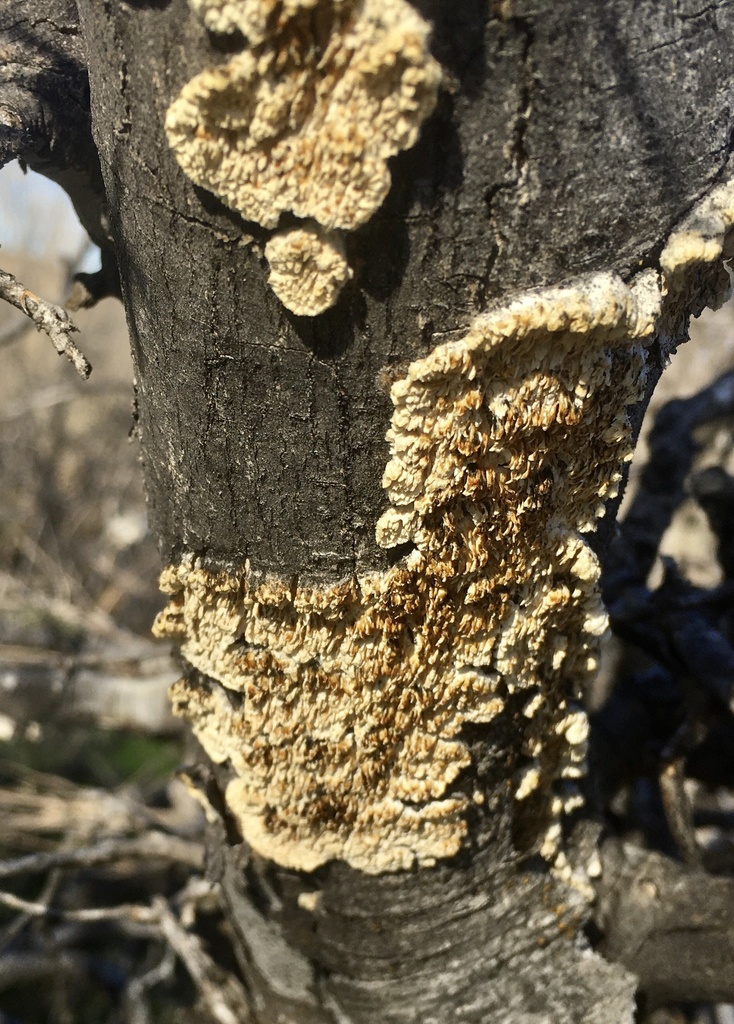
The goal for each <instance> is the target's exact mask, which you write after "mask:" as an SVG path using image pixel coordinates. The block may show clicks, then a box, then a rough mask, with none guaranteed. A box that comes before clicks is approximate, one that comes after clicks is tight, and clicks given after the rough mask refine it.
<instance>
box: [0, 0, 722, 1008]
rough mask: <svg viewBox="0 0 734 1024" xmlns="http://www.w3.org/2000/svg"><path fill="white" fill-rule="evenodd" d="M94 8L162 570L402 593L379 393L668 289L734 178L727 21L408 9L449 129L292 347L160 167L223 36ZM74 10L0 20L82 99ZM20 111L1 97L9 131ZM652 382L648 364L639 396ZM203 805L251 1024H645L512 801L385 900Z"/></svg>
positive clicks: (244, 261) (296, 326)
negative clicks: (415, 370) (704, 207)
mask: <svg viewBox="0 0 734 1024" xmlns="http://www.w3.org/2000/svg"><path fill="white" fill-rule="evenodd" d="M78 6H79V15H80V24H81V33H82V37H83V49H84V53H85V60H86V65H87V67H88V70H89V79H90V83H91V97H92V100H91V104H92V115H93V118H92V120H93V126H94V139H95V143H96V150H97V152H98V154H99V160H100V163H101V168H102V174H103V177H104V183H105V190H106V197H107V203H108V207H109V212H110V227H111V234H112V236H113V238H114V241H115V246H116V250H117V258H118V264H119V267H120V275H121V280H122V290H123V296H124V301H125V304H126V309H127V313H128V320H129V326H130V333H131V339H132V345H133V353H134V358H135V364H136V375H137V381H136V386H137V399H138V428H139V433H140V438H141V444H142V452H143V461H144V467H145V473H146V481H147V488H148V497H149V512H150V519H151V525H152V527H153V529H154V530H155V532H156V533H157V535H158V537H159V540H160V545H161V551H162V555H163V559H164V561H166V562H177V561H179V560H180V558H181V557H182V556H183V555H184V554H185V553H187V552H193V553H195V554H196V555H197V556H199V557H200V558H202V559H203V560H204V562H205V564H207V565H208V566H211V567H212V568H214V569H218V568H232V567H236V566H239V565H240V564H241V563H242V562H243V561H244V560H245V559H249V561H250V564H251V567H252V571H253V573H254V574H255V577H256V578H262V577H265V576H266V575H268V574H276V575H277V576H278V577H280V578H281V579H285V580H293V581H294V583H293V586H294V587H295V584H296V582H297V583H298V584H301V585H303V584H319V585H322V586H326V585H329V584H334V583H337V582H338V581H341V580H343V579H344V578H346V577H350V576H351V575H353V574H355V573H367V572H372V571H377V570H384V569H385V568H386V567H388V566H389V565H390V564H391V562H394V561H395V560H396V557H397V555H400V554H402V551H400V550H399V551H398V552H397V555H396V553H395V551H385V550H383V549H382V548H381V547H380V546H378V545H377V543H376V541H375V532H374V527H375V521H376V520H377V518H378V517H379V515H380V514H381V513H382V512H383V511H384V509H385V506H386V497H385V493H384V491H383V489H382V487H381V477H382V474H383V470H384V468H385V464H386V461H387V458H388V448H387V445H386V443H385V433H386V430H387V427H388V424H389V421H390V414H391V404H390V400H389V397H388V394H387V392H386V385H385V378H386V376H387V377H388V378H389V377H390V375H391V373H392V375H394V376H400V375H401V373H402V372H404V367H405V365H406V363H407V362H409V361H412V360H415V359H416V358H418V357H421V356H424V355H426V353H428V352H429V351H430V350H432V349H433V348H434V347H435V346H437V345H438V344H440V343H441V342H443V341H445V340H446V339H448V338H452V337H462V336H463V335H464V334H465V333H466V331H467V328H468V327H469V325H470V323H471V321H472V320H473V318H474V317H475V316H476V314H477V313H479V312H481V311H484V310H485V309H487V308H488V306H491V305H492V304H493V303H499V302H500V301H501V300H502V299H503V297H506V296H507V295H509V294H512V293H516V292H518V291H521V290H523V289H527V288H530V287H535V286H549V285H554V284H558V283H561V282H566V281H568V280H570V279H573V278H575V277H577V276H578V275H581V274H588V273H589V272H592V271H613V272H616V273H617V274H619V275H620V276H621V277H622V278H623V279H624V280H625V281H628V280H630V279H632V278H633V277H634V276H635V275H638V274H639V273H640V272H641V271H642V270H643V269H645V268H652V269H653V270H657V269H658V266H659V260H660V255H661V252H662V250H663V247H664V246H665V244H666V241H667V240H668V238H669V236H670V234H671V232H672V231H673V230H674V229H675V228H676V226H677V225H679V224H681V223H682V222H683V221H684V219H685V217H686V215H687V214H688V213H689V211H690V210H691V209H692V208H693V207H695V206H696V204H697V203H698V202H699V201H700V200H701V199H702V197H704V196H706V195H707V194H708V193H709V192H710V191H711V190H712V189H713V188H714V186H716V185H717V184H718V183H720V182H722V181H724V180H725V179H726V177H727V162H728V159H729V156H730V152H731V149H732V129H733V127H734V122H733V121H732V100H733V99H734V96H733V91H734V85H733V83H732V77H731V67H730V65H731V60H730V55H731V53H732V51H733V49H734V5H732V4H731V3H728V2H726V0H717V2H713V3H711V2H710V3H707V4H702V3H694V2H682V0H680V2H675V0H666V2H664V3H661V2H660V0H640V2H639V3H636V4H633V5H631V4H629V2H628V0H605V2H604V3H598V4H589V3H588V0H564V2H562V3H561V2H559V3H555V4H552V5H549V4H547V3H545V2H533V0H516V2H514V3H513V2H504V0H503V2H497V3H492V4H489V3H486V2H484V0H464V2H462V3H459V4H456V3H449V2H447V0H420V2H416V4H415V6H416V7H417V8H418V9H419V10H420V11H421V13H422V14H423V15H424V17H425V18H426V19H427V20H429V21H430V22H431V23H432V24H433V26H434V33H433V52H434V55H435V57H436V58H437V59H438V60H439V61H440V62H441V64H442V66H443V68H444V89H443V90H442V92H441V95H440V98H439V103H438V107H437V109H436V111H435V113H434V115H433V116H432V118H431V119H430V120H429V121H428V122H427V123H426V125H425V126H424V129H423V132H422V134H421V137H420V140H419V142H418V143H417V145H416V146H415V147H414V148H413V149H411V150H409V151H408V152H405V153H403V154H402V155H400V156H398V157H396V158H395V159H394V160H393V161H392V174H393V187H392V189H391V191H390V193H389V195H388V198H387V200H386V202H385V203H384V205H383V206H382V207H381V209H380V210H379V212H378V213H377V214H376V215H375V216H374V217H373V218H372V219H371V220H370V221H369V223H368V224H367V225H366V226H365V227H363V228H361V229H360V230H358V231H357V232H355V233H354V234H353V235H351V236H350V237H349V239H348V242H347V248H348V255H349V258H350V262H351V264H352V266H354V267H355V268H356V273H355V278H354V281H353V282H352V283H351V284H349V285H347V287H346V288H345V289H344V291H343V293H342V296H341V299H340V300H339V302H338V304H337V306H336V307H335V308H334V309H332V310H330V311H329V312H327V313H325V314H324V315H322V316H320V317H317V318H315V319H309V318H301V317H296V316H293V315H291V314H289V313H287V312H286V311H285V310H284V309H283V307H282V306H281V305H280V303H279V302H278V300H277V299H276V298H275V296H274V295H273V293H272V292H271V290H270V289H269V287H268V285H267V281H266V268H265V260H264V256H263V250H264V245H265V242H266V240H267V238H266V233H265V232H263V231H262V230H261V229H259V228H258V227H257V226H256V225H253V224H247V223H244V222H242V221H241V220H240V218H239V217H238V216H237V215H236V214H234V213H232V212H231V211H230V210H228V209H227V208H225V207H224V206H223V205H222V204H221V203H220V202H219V201H218V200H217V199H216V197H214V196H213V195H211V194H209V193H207V192H205V191H203V190H201V189H197V188H195V187H194V186H193V185H191V184H190V183H189V182H188V180H187V179H186V178H185V176H184V175H183V174H182V173H181V171H180V169H179V167H178V165H177V164H176V161H175V159H174V157H173V155H172V154H171V152H170V151H169V149H168V147H167V144H166V140H165V134H164V127H163V126H164V121H165V115H166V110H167V108H168V106H169V104H170V103H171V101H172V100H173V98H175V97H176V96H177V95H178V93H179V92H180V90H181V88H182V87H183V86H184V85H185V84H186V83H187V82H188V81H189V80H190V79H191V78H192V76H193V75H194V74H196V73H198V72H200V71H201V70H203V69H205V68H208V67H211V66H213V65H214V64H218V63H221V62H222V61H223V60H225V59H226V57H227V51H228V50H229V49H231V48H232V46H233V45H234V46H237V45H239V42H238V40H236V39H235V40H232V39H231V38H228V37H214V36H209V35H207V34H206V33H205V32H204V30H203V28H202V25H201V23H200V21H199V20H198V19H197V18H196V17H195V16H194V14H193V13H192V12H191V11H190V9H189V7H188V5H187V4H186V3H185V2H184V0H170V2H169V0H150V2H148V3H145V2H142V0H141V2H138V0H135V2H133V0H129V2H127V3H122V2H120V3H112V2H109V0H108V2H105V3H100V2H97V0H80V2H79V5H78ZM46 7H48V8H49V11H48V12H46V13H42V9H43V10H44V11H45V8H46ZM62 7H63V5H62V4H59V3H58V2H57V0H54V2H53V3H51V2H48V3H45V4H39V3H38V2H35V3H27V4H14V5H13V8H12V12H11V8H10V5H8V4H6V5H4V6H3V8H2V11H3V20H2V23H0V29H1V30H2V31H3V33H4V38H5V39H6V40H7V39H11V40H16V41H17V40H18V39H21V41H22V43H23V45H24V46H26V45H27V46H28V47H30V49H31V51H33V49H34V48H35V49H37V50H38V51H39V53H40V52H45V51H44V49H43V46H41V45H40V44H39V42H38V39H39V38H41V37H40V36H39V33H40V29H39V28H38V26H43V27H44V31H46V29H48V32H49V38H50V39H51V43H50V44H49V45H51V46H52V47H53V48H55V50H54V52H57V51H58V53H59V55H60V56H59V60H61V58H62V57H64V55H67V56H68V59H69V60H70V61H71V62H72V63H71V64H69V72H68V73H69V75H70V76H71V77H72V78H73V79H74V81H76V82H77V83H82V85H83V82H84V74H83V71H82V70H81V69H80V62H81V56H80V55H81V52H82V48H81V44H80V42H79V35H78V29H77V27H76V22H75V20H74V12H73V9H72V7H71V5H69V10H68V11H67V10H66V8H64V12H65V16H67V17H68V18H69V19H70V21H69V25H70V26H71V27H70V28H68V29H63V28H61V27H59V25H60V22H59V19H58V15H57V8H62ZM18 25H20V26H21V27H22V32H21V29H19V28H18ZM19 33H21V34H20V35H19ZM70 41H73V43H72V42H70ZM6 45H7V44H6ZM39 59H40V58H39ZM64 59H66V58H64ZM64 67H66V65H64ZM13 87H15V86H13ZM79 88H81V85H80V86H79ZM7 89H8V81H7V78H6V79H5V80H4V81H3V85H2V90H3V92H2V94H0V102H2V103H3V105H4V107H5V109H8V105H7V101H6V97H7V95H8V92H7ZM62 130H63V129H62ZM87 143H88V139H86V137H85V142H84V145H85V146H87ZM11 149H12V147H11ZM21 149H22V147H20V146H17V145H16V149H15V152H16V153H18V152H20V151H21ZM85 151H86V150H85ZM7 153H8V155H12V154H11V150H10V149H9V150H8V151H7ZM21 155H23V153H22V152H21ZM90 159H91V158H90ZM92 162H93V161H92ZM90 166H92V165H91V164H90ZM722 277H723V279H724V281H725V280H726V278H725V274H724V272H723V269H722V268H721V267H720V265H719V264H718V263H717V264H716V265H713V264H712V266H711V267H710V268H709V270H708V271H706V272H704V271H702V272H701V273H700V274H699V275H698V276H696V277H694V278H692V279H691V280H686V282H685V288H681V289H679V291H678V293H677V295H676V297H675V302H674V303H673V304H672V305H670V306H669V307H668V308H667V310H666V323H665V329H664V330H663V331H662V333H661V334H660V336H659V339H658V340H659V344H660V345H662V347H663V348H665V347H671V346H672V345H674V344H675V343H677V341H679V340H682V339H683V338H684V337H685V332H686V326H687V319H686V318H687V315H688V314H689V313H690V312H691V311H692V309H693V308H694V307H698V306H700V305H701V304H702V303H703V302H705V301H706V299H707V298H708V297H713V296H715V295H716V294H717V293H720V291H721V285H722V280H721V279H722ZM663 361H664V353H661V352H660V351H655V350H653V352H652V353H651V355H650V356H649V359H648V362H649V366H650V371H651V380H652V379H653V378H654V377H655V375H656V374H657V373H658V372H659V370H660V368H661V366H662V362H663ZM386 371H387V373H386ZM194 684H195V685H198V686H201V687H203V688H206V686H207V682H206V680H201V679H196V678H195V677H194ZM465 741H466V743H467V745H468V747H469V750H470V753H471V762H472V765H471V768H470V769H469V770H468V776H469V777H470V779H474V780H476V779H477V778H480V779H481V778H484V779H489V780H490V781H491V785H490V784H489V783H488V784H487V786H488V788H490V789H496V788H497V787H498V786H499V785H500V784H501V782H502V779H503V772H506V771H507V765H508V763H509V764H510V766H511V768H512V770H514V769H515V767H516V752H514V748H515V747H516V745H517V737H516V734H515V732H514V730H513V728H512V720H510V719H508V720H506V721H505V722H504V724H503V723H499V724H498V725H496V726H492V727H487V726H482V725H476V726H467V727H466V729H465ZM207 788H208V793H209V796H210V798H211V800H212V803H213V805H214V807H215V809H216V810H217V811H219V812H221V818H222V821H223V824H221V825H212V836H211V846H212V851H213V854H212V861H211V871H212V873H213V874H214V875H215V876H216V877H217V878H219V879H220V880H221V883H222V886H223V890H224V893H225V896H226V899H227V901H228V904H229V908H230V913H231V919H232V923H233V925H234V927H235V929H236V931H237V934H238V936H239V943H238V945H239V950H238V952H239V955H240V960H241V964H242V970H243V973H244V976H245V978H246V981H247V984H248V987H249V989H250V992H251V995H252V1001H253V1015H254V1018H255V1019H256V1020H257V1021H258V1022H259V1024H266V1022H271V1021H272V1022H275V1021H287V1022H293V1024H296V1022H297V1024H327V1022H328V1024H347V1022H354V1024H377V1022H380V1024H407V1022H410V1021H415V1022H418V1021H420V1022H421V1024H432V1022H435V1024H447V1022H448V1021H457V1022H465V1024H470V1022H475V1024H480V1022H481V1024H486V1022H488V1021H490V1020H492V1021H502V1022H503V1024H541V1022H548V1021H553V1022H559V1024H560V1022H564V1024H566V1022H579V1024H581V1022H584V1024H588V1022H599V1024H624V1022H629V1021H631V1020H632V1014H633V992H634V987H635V981H634V978H633V976H632V975H630V974H629V973H627V972H626V971H624V970H623V969H622V968H619V967H616V966H613V965H611V964H609V963H607V962H605V961H604V960H602V959H601V958H600V957H597V956H593V955H591V954H590V952H589V951H588V950H586V949H585V948H584V940H583V937H582V936H581V935H580V925H581V924H582V923H583V921H584V919H585V916H586V914H587V899H586V897H585V896H584V895H583V894H579V893H576V894H574V892H573V891H572V890H570V889H569V888H568V887H567V886H566V885H563V884H562V883H561V882H559V881H557V880H555V879H554V878H552V877H551V876H549V874H548V871H547V867H546V865H545V864H543V863H542V862H539V861H538V862H536V861H533V860H527V859H525V860H522V858H521V856H520V854H519V853H518V851H517V849H516V846H515V845H514V843H513V841H517V840H518V834H517V832H518V830H517V821H516V820H513V813H512V808H511V806H510V803H509V800H505V801H504V802H502V801H499V802H496V803H495V804H494V805H493V807H492V808H489V809H486V810H484V811H481V812H480V811H479V810H476V811H475V812H473V813H472V816H471V821H470V831H469V840H468V842H467V843H466V844H465V846H464V848H463V849H462V850H461V852H460V853H459V854H458V855H457V856H455V857H453V858H450V859H447V860H445V861H443V862H441V863H439V864H438V865H437V866H436V867H435V868H424V869H422V870H415V871H412V872H397V873H386V874H382V875H368V874H363V873H361V872H358V871H355V870H354V869H352V868H349V867H348V866H346V865H345V864H343V863H339V862H334V863H331V864H327V865H325V866H324V867H322V868H319V870H318V871H316V872H313V873H311V874H306V873H299V872H295V871H289V870H285V869H283V868H280V867H278V866H277V865H275V864H273V863H271V862H266V861H263V860H262V859H260V858H258V857H257V856H250V855H249V852H248V848H247V847H246V845H244V844H242V843H241V842H240V841H239V838H238V836H237V834H236V830H235V827H234V824H233V823H232V822H231V820H230V817H229V815H228V812H227V811H226V809H224V808H223V806H222V801H221V797H220V795H219V790H218V779H217V777H216V773H215V774H213V775H212V778H211V780H210V782H209V783H208V787H207ZM594 843H595V835H594V833H593V830H592V831H590V830H589V828H588V827H587V828H584V827H580V828H579V830H578V831H577V832H576V833H575V834H574V835H573V836H572V837H571V838H570V840H569V842H568V845H567V852H568V856H569V858H570V859H571V860H573V859H574V858H577V859H578V860H579V861H582V860H584V858H586V859H587V860H588V858H589V855H590V854H591V852H592V851H593V848H594ZM627 963H628V966H630V967H631V968H632V969H634V967H635V964H634V962H630V961H627Z"/></svg>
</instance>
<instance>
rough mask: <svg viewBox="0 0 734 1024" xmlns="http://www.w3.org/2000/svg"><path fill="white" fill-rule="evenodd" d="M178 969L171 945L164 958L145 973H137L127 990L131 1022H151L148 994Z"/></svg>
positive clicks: (127, 1003)
mask: <svg viewBox="0 0 734 1024" xmlns="http://www.w3.org/2000/svg"><path fill="white" fill-rule="evenodd" d="M175 970H176V954H175V952H174V951H173V950H172V949H171V947H170V946H166V950H165V952H164V954H163V958H162V959H161V961H160V963H158V964H156V966H155V967H152V968H151V969H150V970H149V971H146V972H145V973H144V974H140V975H137V976H136V977H134V978H133V979H132V980H131V981H130V982H129V983H128V986H127V988H126V990H125V1003H126V1010H127V1019H128V1022H129V1024H149V1022H150V1021H151V1015H150V1011H149V1009H148V1005H147V1002H146V998H145V997H146V994H147V993H148V992H149V991H150V989H152V988H155V986H156V985H161V984H163V983H164V982H166V981H169V980H170V979H171V978H172V977H173V974H174V971H175Z"/></svg>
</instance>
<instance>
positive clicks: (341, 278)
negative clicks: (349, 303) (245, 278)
mask: <svg viewBox="0 0 734 1024" xmlns="http://www.w3.org/2000/svg"><path fill="white" fill-rule="evenodd" d="M265 255H266V257H267V260H268V263H269V264H270V276H269V278H268V281H269V283H270V287H271V288H272V289H273V291H274V292H275V294H276V295H277V296H278V298H279V299H280V301H281V302H282V303H283V305H284V306H285V307H286V309H289V310H290V311H291V312H292V313H296V314H297V315H298V316H316V314H317V313H323V312H324V311H325V310H327V309H329V308H330V307H331V306H333V305H334V303H335V302H336V300H337V298H338V296H339V292H340V291H341V290H342V288H343V286H344V285H345V284H346V282H347V281H348V280H349V279H350V278H351V276H352V271H351V270H350V268H349V264H348V263H347V258H346V255H345V253H344V245H343V243H342V240H341V238H340V236H339V235H338V233H337V232H335V231H324V230H323V229H322V228H320V227H318V225H314V226H307V227H303V228H294V229H293V230H292V231H281V232H278V233H277V234H275V235H273V237H272V238H271V239H270V241H269V242H268V244H267V245H266V246H265Z"/></svg>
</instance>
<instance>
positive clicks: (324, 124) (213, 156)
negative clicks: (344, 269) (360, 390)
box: [166, 0, 441, 315]
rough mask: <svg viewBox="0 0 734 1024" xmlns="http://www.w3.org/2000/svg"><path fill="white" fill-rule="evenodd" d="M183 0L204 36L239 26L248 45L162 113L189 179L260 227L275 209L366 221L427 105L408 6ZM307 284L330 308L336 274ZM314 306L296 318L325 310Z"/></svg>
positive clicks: (273, 222) (423, 64)
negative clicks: (195, 13) (393, 160)
mask: <svg viewBox="0 0 734 1024" xmlns="http://www.w3.org/2000/svg"><path fill="white" fill-rule="evenodd" d="M191 2H192V6H193V7H194V9H195V10H196V11H198V12H199V14H200V15H201V16H202V17H203V20H204V23H205V25H206V26H207V27H208V28H209V29H210V30H212V31H220V32H222V31H224V32H226V31H231V30H233V29H238V30H239V31H241V32H243V33H244V34H245V35H246V36H247V39H248V41H249V44H250V46H249V49H246V50H244V51H243V52H242V53H239V54H237V55H235V56H234V57H233V58H232V59H231V60H230V61H229V62H228V63H227V64H223V65H221V66H219V67H216V68H213V69H211V70H207V71H204V72H202V73H201V74H199V75H197V76H196V77H195V78H193V79H192V80H191V81H190V82H189V83H188V84H187V85H186V86H184V88H183V90H182V92H181V94H180V96H179V97H178V98H177V99H176V100H174V102H173V103H172V104H171V106H170V108H169V110H168V114H167V117H166V132H167V134H168V140H169V144H170V145H171V147H172V148H173V151H174V153H175V155H176V159H177V160H178V162H179V164H180V165H181V167H182V168H183V170H184V171H185V172H186V174H187V175H188V176H189V177H190V178H191V179H192V181H194V182H195V183H196V184H197V185H200V186H202V187H203V188H206V189H208V190H210V191H211V192H214V193H216V195H218V196H219V197H220V198H221V199H222V200H223V201H224V202H225V203H226V204H227V205H228V206H230V207H232V209H234V210H237V211H238V212H239V213H241V214H242V216H243V217H245V218H246V219H247V220H252V221H256V222H257V223H258V224H260V225H262V226H263V227H265V228H275V227H277V225H278V221H279V218H280V216H281V214H282V213H286V212H290V213H293V214H295V215H296V216H297V217H302V218H307V219H311V220H314V221H316V222H317V223H318V224H320V225H322V226H323V227H324V228H328V229H334V228H339V229H342V230H346V231H349V230H352V229H353V228H356V227H359V226H360V225H361V224H364V223H365V222H366V221H367V220H369V218H370V217H371V216H372V215H373V213H374V212H375V211H376V210H377V209H378V207H379V206H380V205H381V203H382V202H383V200H384V198H385V196H386V195H387V193H388V191H389V189H390V170H389V168H388V165H387V161H388V160H389V158H390V157H392V156H394V155H395V154H397V153H399V152H400V151H401V150H403V149H407V148H409V147H410V146H412V145H414V143H415V142H416V140H417V138H418V133H419V130H420V126H421V124H422V123H423V121H424V120H425V118H426V117H427V116H428V115H429V114H430V113H431V111H432V110H433V108H434V105H435V102H436V95H437V91H438V85H439V81H440V77H441V72H440V67H439V65H438V64H437V63H436V61H435V60H434V59H433V58H432V57H431V56H430V53H429V51H428V32H429V26H428V25H427V24H426V22H425V21H423V19H422V18H421V17H420V16H419V15H418V14H417V12H416V11H415V10H414V9H413V8H412V7H411V6H410V4H408V3H407V2H406V0H191ZM295 245H296V241H295V240H293V244H292V246H291V248H293V246H295ZM311 270H312V273H313V271H314V267H313V266H312V267H311ZM274 276H275V278H276V279H277V272H276V273H275V275H274ZM312 279H314V280H315V286H316V289H317V290H318V291H319V292H320V293H321V294H322V297H323V296H326V295H327V294H328V295H330V296H331V298H330V303H329V304H330V305H332V304H333V303H334V302H335V301H336V298H337V296H338V292H339V289H338V287H337V286H336V282H337V281H341V283H342V284H343V283H344V280H345V277H344V274H343V273H342V275H341V277H335V276H333V275H331V276H329V273H328V272H327V274H326V275H325V278H324V280H323V281H322V280H320V279H319V277H318V274H316V275H315V277H313V278H312ZM286 304H287V303H286ZM314 307H315V308H314V311H313V313H307V314H306V315H315V313H318V312H322V311H323V309H324V308H326V307H325V306H323V305H321V304H319V303H315V304H314ZM289 308H291V307H289ZM294 312H295V310H294Z"/></svg>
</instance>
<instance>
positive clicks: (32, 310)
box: [0, 270, 92, 380]
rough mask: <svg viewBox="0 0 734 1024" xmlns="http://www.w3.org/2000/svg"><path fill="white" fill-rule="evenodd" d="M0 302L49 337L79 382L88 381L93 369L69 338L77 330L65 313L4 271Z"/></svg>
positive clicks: (0, 280) (1, 281)
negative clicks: (76, 375) (30, 321)
mask: <svg viewBox="0 0 734 1024" xmlns="http://www.w3.org/2000/svg"><path fill="white" fill-rule="evenodd" d="M0 298H3V299H5V301H6V302H9V303H10V304H11V305H13V306H15V308H16V309H19V310H20V311H21V312H22V313H25V315H26V316H27V317H29V318H30V319H31V320H32V321H33V323H34V324H35V325H36V328H37V329H38V330H39V331H44V332H45V333H46V334H47V335H48V336H49V338H50V339H51V341H52V342H53V345H54V348H55V349H56V351H57V352H58V354H59V355H65V356H66V357H67V359H69V360H71V362H72V363H73V364H74V367H75V368H76V372H77V373H78V374H79V376H80V377H81V378H82V380H86V379H87V377H88V376H89V374H90V373H91V372H92V367H91V365H90V363H89V362H88V360H87V359H86V358H85V356H83V355H82V353H81V352H80V351H79V349H78V348H77V346H76V345H75V344H74V342H73V341H72V340H71V335H72V334H73V333H74V332H75V331H77V330H78V327H76V325H75V324H74V323H73V321H72V319H71V317H70V316H69V314H68V313H67V312H66V310H65V309H62V308H61V306H56V305H54V304H53V303H52V302H46V301H44V300H43V299H39V297H38V296H37V295H34V293H33V292H32V291H30V290H29V289H28V288H26V287H25V286H24V285H23V284H21V282H20V281H19V280H18V279H17V278H16V277H13V275H12V274H9V273H8V272H7V271H5V270H0Z"/></svg>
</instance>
